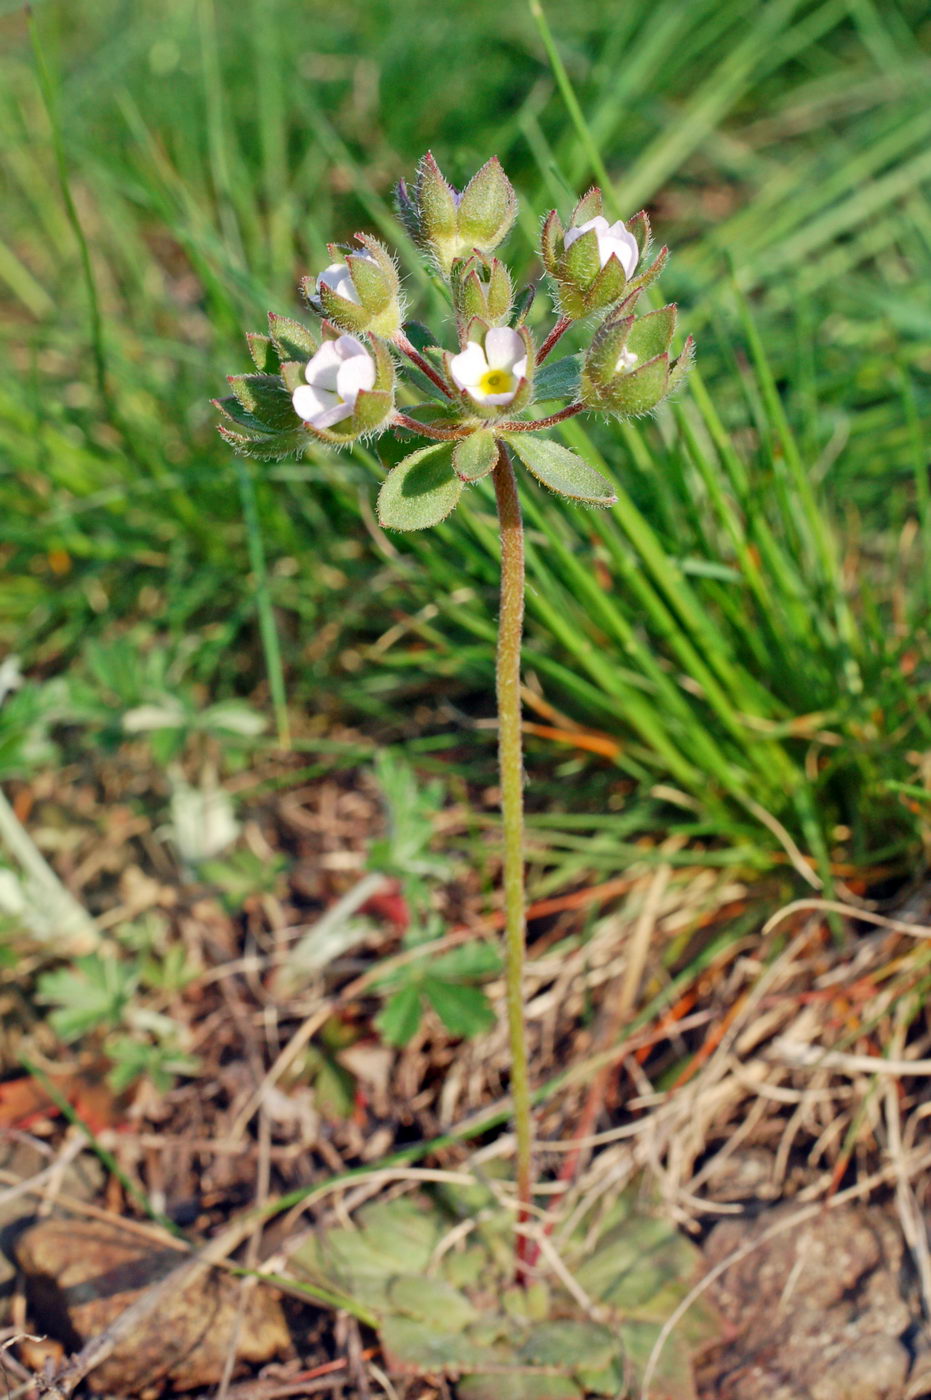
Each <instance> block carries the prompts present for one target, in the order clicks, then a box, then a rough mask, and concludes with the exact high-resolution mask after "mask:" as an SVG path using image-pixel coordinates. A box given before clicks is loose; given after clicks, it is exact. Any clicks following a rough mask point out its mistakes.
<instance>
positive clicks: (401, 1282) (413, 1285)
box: [388, 1274, 477, 1332]
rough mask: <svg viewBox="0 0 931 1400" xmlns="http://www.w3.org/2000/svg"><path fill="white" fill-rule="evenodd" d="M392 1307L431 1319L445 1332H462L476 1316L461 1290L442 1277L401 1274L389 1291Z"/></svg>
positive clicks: (401, 1311)
mask: <svg viewBox="0 0 931 1400" xmlns="http://www.w3.org/2000/svg"><path fill="white" fill-rule="evenodd" d="M388 1297H389V1301H390V1303H391V1305H392V1307H393V1308H395V1309H396V1310H397V1311H398V1312H399V1313H403V1314H404V1315H405V1317H415V1318H417V1319H418V1320H419V1321H420V1322H430V1323H432V1324H433V1326H434V1327H436V1328H437V1329H439V1330H441V1331H444V1332H461V1331H462V1330H463V1329H464V1328H465V1327H468V1325H469V1323H470V1322H473V1321H474V1320H475V1317H476V1315H477V1310H476V1308H475V1306H474V1304H472V1303H470V1302H469V1300H468V1298H467V1297H466V1296H465V1294H464V1293H460V1291H459V1289H458V1288H454V1287H453V1286H452V1284H451V1283H446V1281H445V1280H444V1279H441V1278H426V1277H424V1276H423V1275H422V1274H402V1275H401V1276H400V1278H396V1279H395V1280H394V1282H393V1283H392V1284H391V1287H390V1289H389V1293H388Z"/></svg>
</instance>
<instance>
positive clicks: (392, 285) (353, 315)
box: [301, 233, 403, 340]
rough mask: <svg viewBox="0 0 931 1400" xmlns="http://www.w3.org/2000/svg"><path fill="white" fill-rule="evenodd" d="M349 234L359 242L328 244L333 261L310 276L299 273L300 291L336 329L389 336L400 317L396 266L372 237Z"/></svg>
mask: <svg viewBox="0 0 931 1400" xmlns="http://www.w3.org/2000/svg"><path fill="white" fill-rule="evenodd" d="M355 238H356V241H357V242H358V243H360V244H361V245H362V246H361V248H359V249H355V250H353V251H348V250H346V249H344V248H340V247H339V245H338V244H336V243H328V244H327V249H328V251H329V254H330V257H331V258H332V259H333V265H332V266H331V267H330V268H327V269H326V271H325V272H324V273H321V274H320V276H319V277H318V278H316V279H314V278H311V277H305V278H304V279H303V281H302V283H301V290H302V292H303V294H304V297H305V299H306V300H307V303H308V305H309V306H310V307H311V309H312V310H313V311H315V312H316V313H317V314H318V315H322V316H326V318H327V320H329V321H332V322H333V324H334V325H335V326H339V328H340V330H343V331H348V332H349V333H350V334H351V335H358V334H360V333H368V334H370V335H376V336H381V337H382V338H383V339H384V340H391V339H393V338H394V336H396V335H397V333H398V331H399V330H400V328H401V321H402V315H403V308H402V305H401V279H400V277H399V276H398V269H397V265H396V263H395V261H394V258H393V257H392V256H391V254H390V253H389V252H388V249H387V248H386V247H385V246H384V244H383V243H379V241H378V239H377V238H372V237H371V236H370V235H369V234H365V233H357V234H356V235H355ZM334 268H335V269H337V271H335V272H334Z"/></svg>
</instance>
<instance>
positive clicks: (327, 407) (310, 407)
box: [291, 289, 375, 429]
mask: <svg viewBox="0 0 931 1400" xmlns="http://www.w3.org/2000/svg"><path fill="white" fill-rule="evenodd" d="M353 290H355V289H353ZM304 378H305V379H306V380H307V383H306V384H301V385H300V386H299V387H298V388H297V389H295V390H294V393H293V394H292V395H291V402H292V403H293V404H294V412H295V413H296V414H297V416H298V418H301V419H303V421H304V422H305V423H309V424H310V426H311V427H312V428H321V429H322V428H332V426H333V424H334V423H341V422H342V420H343V419H344V418H349V417H350V416H351V415H352V413H353V411H354V409H355V406H356V399H357V398H358V397H359V394H360V393H361V392H362V390H363V389H371V388H372V387H373V386H374V384H375V361H374V360H373V359H372V357H371V355H370V354H369V352H368V350H366V348H365V346H364V345H363V344H362V342H361V340H357V339H356V338H355V336H354V335H341V336H340V337H339V339H338V340H325V341H324V342H323V344H322V345H321V346H320V349H319V350H318V351H317V353H316V354H315V355H314V356H313V357H312V359H310V360H309V361H308V362H307V368H306V369H305V371H304Z"/></svg>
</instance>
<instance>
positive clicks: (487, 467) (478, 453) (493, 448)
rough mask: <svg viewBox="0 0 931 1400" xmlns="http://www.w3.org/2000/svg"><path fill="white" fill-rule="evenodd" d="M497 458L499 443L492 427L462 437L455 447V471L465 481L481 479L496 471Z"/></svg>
mask: <svg viewBox="0 0 931 1400" xmlns="http://www.w3.org/2000/svg"><path fill="white" fill-rule="evenodd" d="M497 460H498V444H497V442H496V441H495V435H494V433H493V432H492V431H491V429H490V428H479V429H478V431H477V432H475V433H470V434H469V436H468V437H466V438H460V439H459V441H458V442H457V443H456V446H455V448H454V449H453V471H454V472H455V473H456V475H457V476H458V477H461V479H462V480H463V481H481V479H482V477H483V476H487V475H488V473H489V472H492V471H494V469H495V463H496V462H497Z"/></svg>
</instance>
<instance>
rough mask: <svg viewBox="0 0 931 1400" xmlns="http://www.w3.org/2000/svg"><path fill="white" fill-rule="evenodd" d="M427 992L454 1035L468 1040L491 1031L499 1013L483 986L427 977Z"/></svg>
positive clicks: (425, 993) (433, 1005)
mask: <svg viewBox="0 0 931 1400" xmlns="http://www.w3.org/2000/svg"><path fill="white" fill-rule="evenodd" d="M423 993H424V996H425V997H426V998H427V1000H428V1001H429V1003H430V1005H431V1006H432V1007H433V1009H434V1011H435V1012H436V1014H437V1015H438V1016H439V1018H440V1020H441V1021H442V1022H443V1025H444V1026H445V1027H446V1029H447V1030H448V1031H449V1032H450V1034H452V1035H460V1036H462V1038H463V1039H464V1040H467V1039H469V1038H470V1037H471V1036H473V1035H480V1034H481V1033H482V1031H487V1030H490V1029H491V1027H492V1026H493V1025H494V1024H495V1013H494V1011H493V1010H492V1008H491V1003H490V1002H489V1000H488V998H487V997H486V995H485V993H484V992H483V991H482V989H481V987H469V986H463V985H461V984H459V983H456V982H441V981H440V980H439V978H436V977H426V978H425V979H424V982H423Z"/></svg>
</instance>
